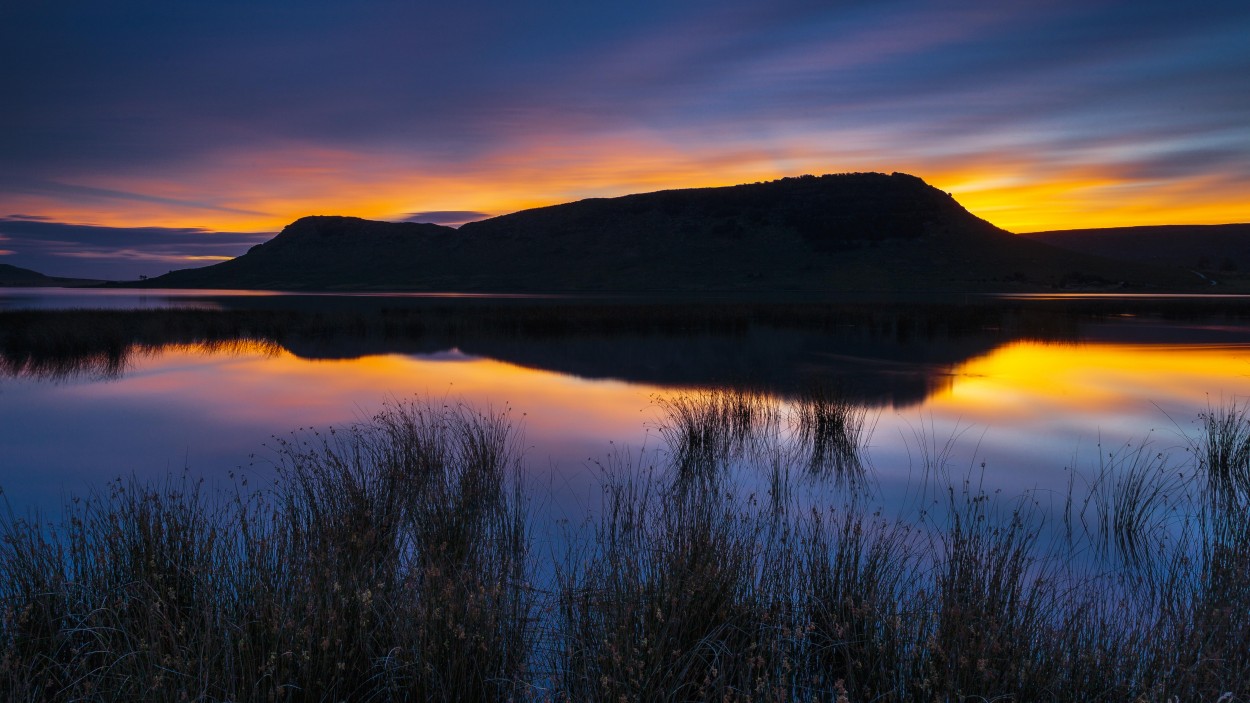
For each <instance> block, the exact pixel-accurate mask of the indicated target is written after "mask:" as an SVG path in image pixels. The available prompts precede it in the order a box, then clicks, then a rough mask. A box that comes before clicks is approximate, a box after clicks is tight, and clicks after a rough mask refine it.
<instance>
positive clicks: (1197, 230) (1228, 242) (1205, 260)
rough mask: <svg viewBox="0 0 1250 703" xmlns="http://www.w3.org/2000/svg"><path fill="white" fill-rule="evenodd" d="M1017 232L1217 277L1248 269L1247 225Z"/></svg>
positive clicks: (1238, 274) (1249, 244)
mask: <svg viewBox="0 0 1250 703" xmlns="http://www.w3.org/2000/svg"><path fill="white" fill-rule="evenodd" d="M1021 236H1024V237H1028V238H1029V239H1032V240H1034V241H1038V242H1043V243H1045V244H1051V245H1053V246H1057V247H1063V248H1064V249H1070V250H1072V251H1076V252H1081V253H1085V254H1095V255H1098V256H1103V257H1107V258H1112V259H1121V260H1124V261H1134V262H1138V263H1144V264H1155V265H1170V266H1180V267H1184V268H1187V269H1190V270H1192V271H1197V272H1201V273H1203V274H1204V275H1206V276H1208V277H1211V278H1213V279H1220V280H1221V281H1222V280H1223V279H1233V280H1236V279H1240V278H1244V276H1245V274H1246V273H1247V272H1250V224H1232V225H1167V226H1158V227H1109V228H1104V229H1072V230H1055V231H1050V232H1033V233H1031V234H1025V235H1021Z"/></svg>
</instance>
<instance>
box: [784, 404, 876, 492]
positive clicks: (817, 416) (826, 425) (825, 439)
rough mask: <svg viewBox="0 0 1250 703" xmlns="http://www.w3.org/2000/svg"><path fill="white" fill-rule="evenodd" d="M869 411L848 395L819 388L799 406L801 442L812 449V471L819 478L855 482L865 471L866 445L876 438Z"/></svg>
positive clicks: (810, 463) (797, 405)
mask: <svg viewBox="0 0 1250 703" xmlns="http://www.w3.org/2000/svg"><path fill="white" fill-rule="evenodd" d="M867 418H868V409H867V408H866V407H864V406H863V405H860V404H858V403H855V402H853V401H852V400H851V399H850V398H848V397H847V396H845V395H842V394H839V393H837V392H836V391H833V390H831V389H829V388H826V387H823V386H818V387H816V388H813V389H812V390H810V391H809V392H808V393H806V394H804V395H803V396H802V397H800V399H799V401H798V402H797V403H796V404H795V422H794V424H795V425H796V426H797V434H798V436H799V439H800V441H801V442H803V443H804V444H805V445H807V447H809V448H810V451H809V452H808V457H809V458H808V462H807V464H808V469H809V470H810V471H811V472H812V473H815V474H831V475H833V476H836V477H840V478H854V477H856V476H858V475H860V474H861V473H863V471H864V462H863V456H862V453H863V450H864V445H865V444H866V443H867V442H868V439H869V438H870V437H871V436H872V428H871V427H870V426H869V425H868V424H867Z"/></svg>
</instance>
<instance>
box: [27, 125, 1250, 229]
mask: <svg viewBox="0 0 1250 703" xmlns="http://www.w3.org/2000/svg"><path fill="white" fill-rule="evenodd" d="M1036 163H1040V157H1039V160H1038V161H1037V162H1033V161H1030V160H1029V159H1028V158H1021V157H1019V155H1017V157H1016V158H1015V159H1003V160H987V161H984V162H981V163H968V164H958V163H955V161H954V160H953V159H950V158H944V159H932V160H926V159H922V158H913V159H908V160H905V161H902V162H897V161H895V162H890V163H885V162H876V161H874V159H873V158H872V156H871V155H869V154H865V153H862V152H852V153H845V154H843V153H839V152H837V151H836V150H834V151H829V150H825V151H820V150H804V149H803V148H801V146H792V147H788V148H778V147H773V148H769V149H752V148H742V149H729V150H726V151H724V152H718V153H688V152H686V151H683V150H681V149H680V148H678V147H676V146H674V145H673V144H670V143H665V142H662V141H659V140H656V139H654V138H650V137H647V136H640V135H627V136H621V137H617V138H612V139H600V140H596V141H593V142H586V143H574V144H570V143H567V142H557V141H549V142H542V141H538V142H535V143H533V144H530V145H528V146H526V147H525V148H523V149H513V150H511V151H508V152H505V153H502V154H493V155H490V156H486V157H481V158H479V159H476V160H471V161H466V162H465V163H462V164H456V165H452V166H448V165H447V164H430V165H424V164H414V163H412V162H411V161H409V160H405V159H403V158H400V157H395V156H391V155H387V154H381V153H379V154H365V153H357V152H349V151H344V150H331V149H326V148H324V147H319V148H299V149H296V150H291V149H287V150H282V151H275V152H273V153H270V154H256V153H249V154H246V155H233V156H231V155H222V156H220V157H219V158H218V159H217V160H216V161H215V162H213V163H209V164H203V165H200V166H197V167H196V170H194V171H193V172H189V173H187V174H186V175H185V176H184V177H182V178H180V179H177V180H176V181H175V180H172V179H169V178H166V177H162V178H160V179H153V178H150V177H146V176H142V175H133V176H126V175H116V174H113V175H110V176H109V177H108V178H100V179H96V180H88V181H86V182H83V183H81V184H78V185H84V186H90V187H99V188H103V187H108V188H110V189H114V190H117V191H124V192H130V193H140V194H143V195H144V196H150V197H151V198H159V199H162V200H163V201H171V202H172V201H178V202H201V201H207V202H205V204H204V205H203V206H201V207H188V206H184V205H178V204H170V202H148V201H143V200H103V199H81V200H78V201H71V200H67V199H64V198H62V197H59V196H58V197H53V196H49V195H44V196H40V195H31V194H25V195H23V194H16V195H10V196H8V197H6V198H4V202H3V205H4V207H5V208H6V209H8V210H9V211H11V212H15V213H16V212H20V213H22V214H24V215H33V216H39V217H46V218H49V219H51V220H54V221H58V222H66V223H71V224H90V225H99V226H105V227H140V226H143V227H152V226H156V227H179V228H181V227H190V228H201V229H205V230H210V231H220V232H241V233H243V232H276V231H278V230H280V229H281V228H282V227H283V226H285V225H287V224H289V223H290V222H292V221H294V220H296V219H299V218H300V217H304V216H307V215H318V214H321V215H349V216H357V217H364V218H367V219H377V220H398V219H402V218H404V217H405V216H406V215H407V214H409V213H414V212H426V211H451V210H463V211H476V212H483V213H489V214H491V215H500V214H506V213H510V212H516V211H518V210H524V209H528V208H533V207H542V206H548V205H557V204H561V203H566V202H571V201H575V200H580V199H583V198H590V197H616V196H622V195H629V194H632V193H640V192H649V191H655V190H667V189H677V188H701V187H715V186H730V185H737V184H741V183H751V182H757V181H768V180H775V179H777V178H782V177H785V176H797V175H802V174H805V173H810V174H814V175H821V174H825V173H840V172H851V171H883V172H891V171H903V172H907V173H911V174H913V175H916V176H919V177H921V178H923V179H924V180H925V181H926V182H928V183H929V184H931V185H933V186H934V187H936V188H939V189H941V190H944V191H947V192H949V193H951V195H952V196H954V197H955V199H956V200H957V201H959V202H960V203H961V204H962V205H963V206H964V207H965V208H967V209H968V210H969V211H971V212H972V213H973V214H975V215H977V216H979V217H981V218H983V219H985V220H988V221H989V222H991V223H992V224H994V225H997V226H998V227H1001V228H1003V229H1006V230H1008V231H1012V232H1034V231H1041V230H1050V229H1082V228H1090V227H1127V226H1137V225H1166V224H1172V225H1176V224H1225V223H1236V222H1250V201H1248V200H1247V199H1246V198H1245V197H1244V192H1243V191H1244V189H1243V188H1242V185H1243V184H1241V183H1238V182H1235V179H1221V178H1220V177H1219V176H1209V177H1203V178H1187V179H1183V180H1175V181H1142V180H1135V179H1132V178H1130V177H1127V176H1124V175H1123V174H1120V173H1117V171H1116V169H1115V168H1113V167H1107V168H1105V169H1091V168H1089V167H1084V166H1082V167H1072V168H1070V169H1066V170H1056V169H1054V168H1053V167H1047V168H1042V167H1040V166H1037V165H1036ZM240 174H246V175H240ZM243 179H246V180H245V181H244V180H243ZM258 184H262V185H258ZM206 196H211V197H206Z"/></svg>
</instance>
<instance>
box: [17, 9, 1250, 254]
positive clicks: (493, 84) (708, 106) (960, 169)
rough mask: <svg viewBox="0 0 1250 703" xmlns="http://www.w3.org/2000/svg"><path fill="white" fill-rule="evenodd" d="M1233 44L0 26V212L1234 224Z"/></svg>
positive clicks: (1061, 16) (1137, 23)
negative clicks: (877, 180) (837, 183)
mask: <svg viewBox="0 0 1250 703" xmlns="http://www.w3.org/2000/svg"><path fill="white" fill-rule="evenodd" d="M1248 33H1250V6H1247V5H1246V4H1245V3H1244V2H1232V1H1225V0H1212V1H1210V2H1203V3H1199V4H1196V5H1195V4H1189V5H1182V4H1178V3H1175V2H1171V1H1170V0H1168V1H1165V0H1143V1H1142V2H1139V3H1134V4H1132V6H1127V5H1126V4H1124V3H1119V2H1110V1H1107V0H1092V1H1091V0H1027V1H1025V2H1019V3H997V4H993V3H989V4H987V3H976V2H955V3H945V4H933V3H929V2H924V1H922V0H889V1H887V2H881V3H872V4H847V3H832V4H831V3H825V2H809V1H807V0H779V1H778V0H775V1H773V2H763V1H760V0H721V1H720V2H703V1H693V0H674V1H672V2H664V3H659V2H655V3H652V2H642V3H631V4H628V5H620V6H617V5H614V4H603V3H583V4H580V5H570V4H568V3H547V2H538V3H504V2H502V1H501V0H469V1H468V2H465V3H457V4H454V5H447V4H442V5H439V4H427V3H391V2H386V1H385V0H367V1H364V2H360V3H350V4H349V3H344V2H340V1H337V0H309V1H308V2H306V3H300V4H299V5H292V4H290V3H280V2H276V1H275V0H260V1H259V2H253V3H234V2H226V3H193V4H182V5H178V6H176V7H175V6H169V7H167V8H165V9H164V10H163V11H162V12H160V13H154V12H152V11H151V7H150V5H149V4H147V3H141V2H138V0H119V1H118V2H114V3H108V4H106V5H90V6H88V5H85V4H78V3H76V2H69V3H10V4H9V6H6V7H5V8H3V9H0V67H3V68H0V94H3V95H5V96H6V106H7V107H8V109H5V110H3V111H0V163H4V164H5V169H4V175H3V176H0V179H3V180H2V181H0V212H14V213H25V215H26V216H28V217H32V218H48V221H50V222H91V223H95V224H97V225H104V226H109V227H114V228H122V229H125V228H133V227H136V226H158V227H164V228H168V229H174V230H176V229H180V228H188V227H190V228H196V227H198V228H204V229H210V230H217V231H234V230H246V231H262V230H263V231H276V230H277V229H278V228H280V227H281V226H282V225H283V224H285V223H287V222H289V221H290V220H293V219H295V218H296V217H299V216H301V215H305V214H313V213H321V214H351V215H359V216H365V217H375V218H379V219H412V218H419V217H425V218H426V219H427V221H436V222H445V223H450V224H458V222H457V220H459V221H461V222H462V221H467V220H468V219H478V218H477V216H478V215H484V214H485V213H501V212H510V211H513V210H516V209H520V208H523V207H530V206H535V205H546V204H551V203H555V202H562V201H567V200H575V199H578V198H582V197H590V196H604V195H620V194H625V193H628V192H633V191H637V190H648V189H658V188H671V187H684V186H698V185H727V184H730V183H735V182H741V181H754V180H762V179H766V178H772V177H776V176H783V175H794V174H798V173H804V172H811V173H823V172H837V171H847V170H881V171H892V170H905V171H909V172H913V173H916V174H917V175H920V176H922V177H924V178H926V179H927V180H929V181H930V182H932V183H934V184H936V185H938V186H939V187H943V188H945V189H947V190H952V191H953V192H955V193H956V195H957V196H959V197H960V198H961V201H965V202H966V203H967V204H968V205H969V206H970V207H971V208H972V209H973V210H974V212H977V213H978V214H981V215H983V216H986V217H988V218H989V219H991V220H993V221H995V222H996V223H997V224H1000V225H1003V226H1005V227H1008V228H1013V229H1027V228H1031V227H1036V228H1042V229H1053V228H1060V227H1064V226H1077V225H1082V226H1084V225H1087V224H1089V223H1090V222H1094V221H1097V222H1102V221H1106V220H1108V218H1111V217H1119V218H1124V219H1123V220H1122V221H1116V222H1113V224H1126V225H1127V224H1147V223H1166V222H1180V221H1187V222H1193V221H1201V222H1220V221H1232V220H1248V219H1250V204H1248V203H1247V201H1246V199H1245V197H1244V193H1245V192H1250V91H1246V90H1245V78H1244V77H1245V76H1246V75H1250V42H1246V41H1245V37H1246V36H1247V34H1248ZM992 184H999V185H997V186H994V185H992ZM1195 193H1198V194H1199V197H1197V198H1195V197H1194V194H1195ZM461 218H464V219H461ZM18 219H22V218H19V217H16V216H15V217H11V218H9V220H11V221H13V220H18ZM171 236H172V235H171ZM175 238H176V237H175ZM143 246H144V247H147V246H154V244H152V243H149V244H144V245H143ZM6 247H7V248H10V249H16V250H18V251H19V252H20V251H22V250H21V249H19V248H18V246H17V245H13V246H9V245H6ZM161 255H162V256H163V255H164V254H161Z"/></svg>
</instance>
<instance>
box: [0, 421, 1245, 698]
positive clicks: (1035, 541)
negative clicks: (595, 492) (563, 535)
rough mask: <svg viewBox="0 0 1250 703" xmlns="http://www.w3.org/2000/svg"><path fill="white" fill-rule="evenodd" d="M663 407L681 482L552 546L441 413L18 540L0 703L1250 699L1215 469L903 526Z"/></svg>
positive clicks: (29, 524) (504, 470)
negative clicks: (811, 489)
mask: <svg viewBox="0 0 1250 703" xmlns="http://www.w3.org/2000/svg"><path fill="white" fill-rule="evenodd" d="M663 409H664V410H665V411H666V412H667V413H668V416H667V419H666V420H664V421H663V426H664V427H665V428H666V435H665V436H666V438H667V439H669V442H670V444H669V450H670V451H669V452H668V454H667V456H668V462H667V463H661V464H658V465H656V464H652V463H650V462H648V461H644V459H643V456H641V455H631V454H622V455H620V456H617V457H614V458H613V459H612V460H611V461H609V462H608V467H607V468H608V470H607V472H606V478H605V485H604V493H603V496H604V498H603V505H602V508H601V510H600V511H599V512H598V514H597V516H596V517H595V518H594V519H593V520H591V521H590V523H589V526H588V527H587V528H586V530H584V531H582V532H580V533H576V534H574V535H572V538H571V539H570V540H569V541H568V542H567V544H564V545H562V546H561V545H544V549H542V550H539V549H533V548H532V545H531V537H530V533H529V531H528V527H527V525H528V522H527V520H528V519H527V515H526V512H525V504H526V501H525V500H524V499H523V494H522V491H521V486H520V482H519V475H518V474H519V461H518V456H517V454H516V450H515V447H516V442H515V433H514V430H513V428H512V427H511V425H510V424H509V419H508V415H507V413H506V412H501V413H497V412H486V413H477V412H473V411H470V410H467V409H464V408H460V407H444V406H439V405H430V404H400V405H394V406H391V407H389V408H388V409H386V410H385V411H384V412H382V413H381V414H379V415H378V416H377V417H375V418H373V419H372V420H371V421H369V422H365V423H361V424H360V425H359V426H356V427H352V428H348V429H345V430H335V431H328V432H326V433H322V434H318V433H315V432H313V433H306V434H300V435H296V436H294V437H292V438H291V439H290V440H288V441H286V442H283V443H280V444H279V446H278V447H277V450H278V457H279V465H280V469H281V471H280V474H281V478H280V480H279V481H278V482H277V483H276V484H275V486H274V487H273V488H272V489H267V490H256V491H250V492H248V491H246V490H245V489H242V488H241V489H240V490H239V491H238V492H236V493H234V494H230V495H223V494H220V493H217V492H211V491H208V490H206V489H203V488H201V486H200V485H199V484H196V483H192V482H188V481H185V480H184V481H173V482H171V483H168V484H165V485H161V486H142V485H136V484H134V483H126V482H122V483H118V484H115V485H114V486H112V488H111V491H110V492H108V493H106V494H104V495H100V496H96V497H93V498H91V499H88V500H86V501H83V502H80V503H77V504H74V505H72V506H71V507H70V510H69V514H68V517H67V518H66V520H65V521H64V523H63V524H56V525H47V524H43V523H40V522H39V521H37V520H34V519H31V520H24V519H21V518H17V517H12V516H11V517H10V518H9V519H8V520H7V521H5V522H4V525H3V528H2V529H3V541H2V542H0V579H2V580H0V589H3V590H0V598H2V602H3V611H2V613H0V699H3V700H12V701H61V700H90V701H123V700H124V701H130V700H154V701H180V700H191V701H278V700H292V701H338V700H349V701H357V700H362V701H391V700H398V701H407V700H423V701H424V700H480V701H507V700H527V701H528V700H561V701H612V702H613V703H619V702H620V701H704V700H708V701H711V700H715V701H830V702H841V701H848V702H857V701H935V700H936V701H963V700H966V701H1004V700H1018V701H1033V700H1045V701H1052V700H1053V701H1091V700H1092V701H1126V700H1127V701H1134V700H1144V701H1190V700H1193V701H1237V700H1250V658H1248V657H1247V656H1246V652H1248V651H1250V578H1248V575H1250V511H1247V505H1246V503H1245V502H1244V501H1243V500H1241V499H1240V498H1236V496H1244V495H1245V493H1244V492H1242V491H1243V490H1244V486H1243V487H1242V488H1237V489H1229V488H1227V487H1226V486H1225V484H1224V483H1221V481H1223V479H1215V478H1212V477H1211V469H1204V470H1203V471H1200V472H1194V471H1186V472H1184V474H1185V475H1186V476H1190V477H1191V478H1188V479H1180V478H1177V479H1173V478H1172V477H1173V476H1174V475H1178V472H1173V471H1164V470H1161V468H1160V465H1159V464H1158V463H1157V461H1156V460H1155V458H1154V457H1153V456H1147V457H1146V458H1144V459H1143V458H1141V456H1136V455H1133V456H1126V457H1125V458H1123V459H1122V460H1121V463H1119V464H1117V463H1116V462H1114V461H1113V462H1109V463H1107V464H1104V469H1105V470H1106V471H1107V472H1108V473H1107V475H1105V476H1101V477H1095V478H1094V479H1092V480H1090V481H1089V482H1088V483H1087V484H1086V485H1083V486H1080V487H1079V489H1078V488H1077V487H1075V486H1074V488H1073V491H1072V493H1073V495H1070V496H1069V500H1068V505H1069V508H1068V510H1067V511H1065V518H1066V520H1067V523H1068V525H1067V527H1068V529H1067V530H1063V529H1058V530H1055V529H1048V527H1049V526H1048V525H1047V523H1046V519H1047V518H1046V515H1045V513H1043V512H1042V511H1041V510H1040V509H1039V507H1038V502H1036V500H1035V499H1034V498H1033V497H1031V496H1023V497H1020V498H1019V499H1018V500H1014V501H1010V500H1003V499H1000V498H997V497H995V496H993V495H990V494H987V493H986V492H984V491H982V490H981V489H980V488H979V487H978V486H977V483H976V482H975V481H970V480H964V479H962V478H958V477H954V478H953V477H952V476H951V475H950V474H949V472H948V471H947V470H946V469H945V468H943V467H942V466H940V465H941V464H942V462H941V461H940V460H937V459H935V460H934V463H935V464H938V465H939V466H938V467H937V470H936V471H934V472H933V476H934V481H935V487H934V488H938V489H940V490H930V491H928V492H927V493H926V495H928V496H933V495H938V496H941V498H940V500H939V501H938V503H939V504H937V505H934V504H932V503H931V502H929V503H926V507H925V512H924V513H923V514H914V515H900V516H889V515H885V514H883V513H882V512H881V511H880V509H872V508H870V507H868V506H870V505H872V501H871V499H870V497H868V496H867V494H866V493H865V489H864V488H863V484H855V485H848V486H845V487H844V489H843V492H842V494H841V495H842V497H843V498H844V501H843V502H841V503H840V504H838V505H834V506H828V505H814V504H812V503H811V502H810V501H800V500H799V499H797V498H795V497H794V496H795V495H796V492H794V491H791V490H789V489H788V488H787V485H788V483H789V482H790V481H791V474H792V473H793V476H794V477H795V480H799V479H801V480H804V481H810V480H813V479H812V474H811V472H810V471H809V467H808V465H807V459H808V458H809V457H810V451H811V447H810V446H808V445H810V443H811V442H812V441H813V440H812V437H811V435H810V434H809V435H807V439H803V436H804V435H803V431H802V427H801V426H800V425H790V426H789V430H788V431H781V430H780V429H779V428H782V427H783V426H784V425H783V424H782V423H780V422H779V420H778V418H779V417H781V415H780V411H779V410H778V409H777V408H776V406H775V405H774V404H772V402H771V401H768V400H766V399H763V398H754V397H731V396H716V397H697V398H696V397H687V398H685V399H672V400H670V401H669V402H668V403H667V404H666V405H664V406H663ZM708 415H711V416H713V417H712V419H708V418H707V417H706V416H708ZM1221 417H1224V418H1225V420H1223V421H1221V423H1216V424H1214V425H1212V424H1209V423H1208V425H1207V435H1206V436H1205V437H1204V438H1202V439H1200V440H1199V441H1198V443H1199V445H1201V446H1209V445H1211V444H1214V443H1217V442H1224V441H1226V440H1228V441H1233V440H1235V439H1236V437H1237V436H1239V434H1238V433H1244V432H1245V431H1246V428H1245V423H1246V422H1247V420H1246V418H1245V417H1244V414H1237V413H1236V412H1234V414H1233V415H1232V417H1233V418H1234V419H1235V421H1227V417H1229V416H1228V415H1227V414H1225V415H1223V416H1221ZM683 423H686V424H683ZM683 428H686V429H683ZM709 428H710V429H709ZM1212 428H1214V429H1212ZM705 430H707V431H706V432H705ZM709 432H710V433H711V436H713V439H712V440H711V442H710V444H709V443H703V440H702V439H700V438H701V437H706V436H708V433H709ZM1213 432H1219V433H1225V434H1231V435H1232V440H1230V439H1229V438H1228V437H1225V436H1224V435H1220V434H1213ZM688 435H689V436H688ZM786 441H798V442H799V446H797V448H796V447H790V448H788V449H786V448H781V449H779V448H778V446H777V445H778V443H784V442H786ZM691 442H693V443H695V445H696V449H698V448H700V447H705V446H712V447H714V448H715V449H714V451H712V452H710V453H709V454H707V455H706V456H710V457H712V459H713V463H712V464H711V466H712V467H713V469H712V470H707V468H708V465H703V464H700V462H702V461H703V459H697V460H696V461H695V464H693V466H695V467H696V469H695V470H697V471H698V479H699V480H697V481H691V480H690V471H691V470H692V469H691V465H690V464H689V462H688V461H687V459H688V457H690V456H695V457H700V456H705V455H703V454H700V453H699V452H701V451H702V449H698V450H697V451H695V449H691V450H690V452H693V453H690V452H687V453H683V452H685V451H686V449H684V448H683V447H684V445H685V444H689V443H691ZM1234 443H1235V442H1234ZM727 454H728V455H730V459H731V460H729V461H726V460H724V457H725V456H726V455H727ZM1200 454H1201V453H1200ZM1202 456H1203V457H1206V456H1207V455H1206V454H1202ZM1200 461H1201V463H1202V464H1203V466H1206V464H1207V462H1209V461H1210V459H1209V458H1202V459H1201V460H1200ZM752 467H754V468H759V467H765V468H766V469H767V471H769V472H771V474H772V475H771V476H769V477H767V478H766V479H765V480H763V481H762V482H760V481H752V480H750V477H744V476H743V475H742V474H741V471H743V470H744V469H745V470H750V469H751V468H752ZM1165 480H1166V481H1173V480H1176V481H1181V483H1182V484H1183V485H1175V484H1172V483H1168V484H1167V485H1166V486H1163V487H1162V488H1161V487H1160V485H1161V484H1160V483H1159V482H1161V481H1165ZM755 485H759V486H762V487H761V488H752V486H755ZM1234 485H1236V484H1234ZM1217 492H1218V498H1217V497H1214V496H1216V493H1217ZM1163 495H1166V496H1167V497H1166V500H1168V501H1171V502H1170V503H1168V504H1167V507H1168V508H1169V509H1168V510H1166V511H1165V510H1162V509H1160V508H1158V507H1157V504H1158V503H1159V501H1160V500H1162V498H1160V496H1163ZM1229 495H1233V496H1234V498H1229V497H1228V496H1229ZM1173 506H1176V507H1177V509H1176V510H1172V509H1171V508H1172V507H1173ZM1164 514H1166V515H1170V516H1171V517H1167V518H1164V517H1162V516H1163V515H1164ZM1056 533H1065V534H1066V535H1067V536H1066V537H1065V538H1063V539H1061V540H1059V541H1058V542H1054V540H1053V539H1052V538H1053V536H1054V534H1056ZM1129 541H1131V544H1129ZM553 553H554V556H549V555H551V554H553ZM535 582H536V583H535Z"/></svg>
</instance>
